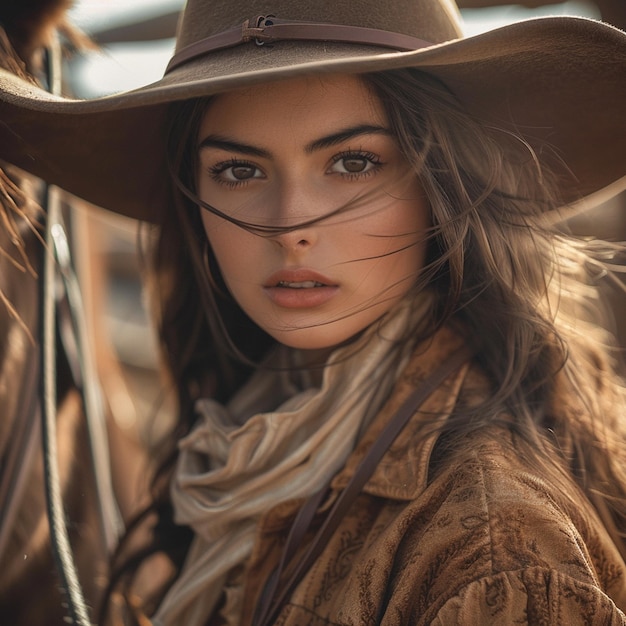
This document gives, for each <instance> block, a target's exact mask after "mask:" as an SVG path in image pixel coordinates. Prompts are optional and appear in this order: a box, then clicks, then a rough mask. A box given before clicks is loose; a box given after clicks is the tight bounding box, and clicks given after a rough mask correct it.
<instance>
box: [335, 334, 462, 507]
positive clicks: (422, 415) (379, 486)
mask: <svg viewBox="0 0 626 626" xmlns="http://www.w3.org/2000/svg"><path fill="white" fill-rule="evenodd" d="M463 343H464V341H463V339H461V337H460V336H459V335H458V334H457V333H455V332H454V331H453V330H452V329H450V328H442V329H440V330H439V331H438V332H437V333H436V334H435V335H434V336H433V337H432V338H430V339H429V340H427V341H425V342H424V343H422V344H420V345H419V346H418V348H417V349H416V350H415V352H414V353H413V356H412V357H411V359H410V361H409V363H408V365H407V366H406V368H405V370H404V372H403V373H402V375H401V377H400V378H399V380H398V382H397V383H396V385H395V387H394V389H393V391H392V393H391V395H390V397H389V399H388V400H387V402H386V403H385V404H384V406H383V407H382V409H381V410H380V411H379V413H378V415H377V416H376V417H375V418H374V420H373V422H372V423H371V424H370V426H369V428H368V430H367V431H366V433H365V435H364V436H363V438H362V440H361V441H360V443H359V445H358V446H357V448H356V449H355V450H354V452H353V453H352V455H351V456H350V457H349V458H348V461H347V463H346V465H345V467H344V469H343V470H342V471H341V472H340V473H339V474H338V475H337V476H336V477H335V478H334V479H333V481H332V484H331V486H332V488H333V489H337V490H341V489H344V488H345V486H346V485H347V484H348V482H349V480H350V478H351V477H352V476H353V475H354V473H355V471H356V468H357V467H358V465H359V463H360V462H361V461H362V459H363V457H364V456H365V455H366V454H367V451H368V450H369V449H370V448H371V446H372V444H373V442H374V441H375V440H376V439H377V438H378V437H379V436H380V434H381V432H382V430H383V428H384V427H385V425H386V424H387V422H388V421H389V420H390V419H391V418H392V416H393V415H394V414H395V413H396V412H397V411H398V409H399V408H400V406H401V405H402V403H403V402H404V401H405V400H406V398H407V397H408V396H409V395H410V394H411V393H412V392H413V391H414V390H415V389H417V388H418V387H419V386H420V385H421V384H422V383H423V382H424V381H425V380H426V379H427V378H428V376H429V375H430V374H431V373H432V372H433V371H434V370H435V368H437V367H438V366H439V365H440V364H441V363H442V362H443V361H444V360H445V359H447V358H448V357H449V356H450V355H451V354H452V353H453V352H455V351H456V350H458V349H459V348H460V347H461V346H462V345H463ZM468 370H469V364H467V363H466V364H465V365H463V366H462V367H461V368H460V369H459V370H457V372H455V373H454V374H453V375H451V376H450V377H448V379H447V380H446V381H445V382H444V383H443V384H442V385H440V386H439V387H438V388H437V389H436V390H435V391H434V392H433V393H432V394H431V395H430V396H429V397H428V398H427V399H426V401H425V402H424V403H423V404H422V406H421V407H420V410H419V411H418V412H416V414H415V415H414V417H412V418H411V420H410V421H409V423H408V424H407V425H406V426H405V428H404V429H403V430H402V432H401V433H400V434H399V435H398V437H397V438H396V439H395V441H394V442H393V443H392V444H391V446H390V447H389V449H388V450H387V452H386V453H385V455H384V456H383V458H382V459H381V461H380V463H379V464H378V465H377V467H376V469H375V470H374V473H373V474H372V476H371V478H370V479H369V480H368V482H367V483H366V485H365V487H364V488H363V491H364V492H366V493H369V494H371V495H374V496H379V497H383V498H391V499H396V500H412V499H414V498H415V497H417V496H418V495H419V494H420V493H422V492H423V490H424V489H425V488H426V485H427V481H428V469H429V463H430V457H431V453H432V451H433V448H434V446H435V443H436V441H437V438H438V436H439V435H438V434H439V431H440V428H441V426H442V425H443V424H444V423H445V421H446V420H447V419H448V417H449V416H450V413H451V412H452V410H453V409H454V407H455V405H456V404H457V401H458V399H459V394H460V392H461V388H462V386H463V382H464V380H465V378H466V376H467V373H468Z"/></svg>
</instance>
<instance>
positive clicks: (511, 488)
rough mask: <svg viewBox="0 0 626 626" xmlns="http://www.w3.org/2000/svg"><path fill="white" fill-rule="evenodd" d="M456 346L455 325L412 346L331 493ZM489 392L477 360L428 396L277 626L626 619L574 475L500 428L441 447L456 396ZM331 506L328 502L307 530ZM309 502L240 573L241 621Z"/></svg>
mask: <svg viewBox="0 0 626 626" xmlns="http://www.w3.org/2000/svg"><path fill="white" fill-rule="evenodd" d="M459 343H460V339H459V338H458V337H457V336H456V335H454V334H453V333H452V332H451V331H448V330H444V331H442V332H440V333H439V334H438V335H437V336H436V337H435V339H434V340H432V341H431V342H429V344H428V346H427V347H426V348H424V347H423V346H422V348H421V349H419V350H418V351H417V352H416V353H415V355H414V356H413V358H412V360H411V362H410V364H409V365H408V367H407V368H406V370H405V372H404V374H403V376H402V377H401V379H400V380H399V381H398V383H397V385H396V388H395V390H394V392H393V393H392V395H391V397H390V398H389V400H388V401H387V403H386V405H385V406H384V407H383V409H382V410H381V411H380V413H379V414H378V416H377V417H376V419H375V420H374V422H373V423H372V424H371V426H370V428H369V429H368V431H367V433H366V435H365V436H364V438H363V440H362V441H361V443H360V444H359V446H358V447H357V449H356V450H355V451H354V453H353V454H352V456H351V457H350V458H349V460H348V462H347V464H346V466H345V467H344V469H343V470H342V471H341V472H340V473H339V474H338V475H337V476H336V477H335V478H334V480H333V482H332V485H331V486H332V493H331V495H330V496H329V498H330V500H331V501H332V500H333V499H334V498H335V497H336V495H337V493H339V492H340V491H341V489H343V488H344V487H345V485H346V484H347V482H348V480H349V478H350V476H352V474H353V473H354V471H355V468H356V466H357V465H358V462H359V461H360V459H361V458H362V457H363V455H364V454H365V452H366V451H367V450H368V449H369V447H370V446H371V442H372V441H373V440H374V439H375V438H376V437H377V436H378V435H379V433H380V431H381V430H382V428H383V426H384V425H385V424H386V423H387V421H388V420H389V419H390V417H391V416H392V415H393V414H394V413H395V412H396V411H397V409H398V408H399V406H400V405H401V404H402V402H403V400H404V399H405V398H406V397H407V396H408V395H409V394H410V393H411V391H413V390H414V389H415V388H416V387H418V386H419V385H420V383H421V382H422V381H423V380H424V379H425V378H426V377H427V376H428V375H429V373H431V371H432V370H433V369H434V368H436V367H437V366H438V365H439V364H440V363H441V362H442V361H443V360H444V359H445V357H446V356H447V355H448V354H450V353H451V352H453V351H454V350H455V349H456V348H458V346H459ZM485 393H488V385H487V383H486V381H485V380H484V378H483V377H482V376H481V375H480V373H479V372H478V369H477V368H476V367H475V366H473V365H471V364H467V365H465V366H463V367H462V368H461V369H460V370H458V371H457V372H456V373H455V374H453V375H452V376H450V377H449V378H448V380H447V381H446V382H445V383H444V384H442V385H441V386H440V387H439V388H438V389H437V390H436V391H435V392H434V393H433V394H432V395H431V396H430V397H429V398H428V400H427V401H426V402H425V403H424V404H423V405H422V407H421V409H420V410H419V412H418V413H416V414H415V416H414V417H413V418H412V420H411V421H410V423H409V424H408V425H407V427H406V428H405V429H404V430H403V431H402V433H401V434H400V435H399V437H398V438H397V439H396V440H395V441H394V443H393V444H392V445H391V447H390V448H389V450H388V451H387V452H386V454H385V456H384V458H383V459H382V461H381V463H380V464H379V465H378V467H377V469H376V470H375V472H374V474H373V475H372V477H371V478H370V480H369V481H368V482H367V484H366V486H365V487H364V489H363V490H362V492H361V494H360V495H359V497H358V498H357V500H356V501H355V503H354V504H353V506H352V507H351V509H350V511H349V512H348V514H347V515H346V516H345V517H344V518H343V520H342V521H341V523H340V525H339V527H338V529H337V530H336V532H335V533H334V535H333V536H332V538H331V540H330V541H329V543H328V544H327V546H326V547H325V549H324V551H323V553H322V554H321V556H320V557H319V558H318V559H317V561H316V562H315V564H314V565H313V566H312V567H311V569H310V570H309V571H308V572H307V574H306V575H305V576H304V577H303V578H302V580H301V581H300V583H299V584H298V586H297V587H296V588H295V590H294V592H293V593H292V595H291V597H290V599H289V600H288V602H287V603H286V604H285V605H284V607H283V609H282V611H281V613H280V616H279V618H278V620H277V622H276V623H277V624H281V625H285V626H309V625H310V626H322V625H330V624H341V625H346V626H347V625H355V626H356V625H359V626H363V625H366V624H367V625H369V624H381V625H385V626H399V625H405V624H416V625H418V624H420V625H421V624H436V625H451V624H462V625H467V626H469V625H489V624H493V625H496V624H498V625H504V624H533V625H535V624H546V625H548V624H549V625H562V626H577V625H583V624H585V625H601V624H602V625H605V626H608V625H611V626H613V625H617V624H624V625H626V616H625V614H624V611H626V567H625V564H624V562H623V560H622V558H621V557H620V554H619V551H618V550H617V548H616V546H615V545H614V543H613V541H612V540H611V538H610V536H609V534H608V533H607V531H606V530H605V528H604V526H603V525H602V523H601V522H600V520H599V518H598V516H597V514H596V513H595V510H594V509H593V507H592V506H591V504H590V503H589V502H588V501H587V500H586V498H585V497H584V496H583V495H582V493H581V492H580V491H579V490H578V488H577V487H576V486H575V484H574V482H573V481H571V483H570V485H569V486H568V485H567V483H566V487H565V488H564V487H563V485H560V486H558V487H557V486H556V485H553V484H551V483H550V482H548V481H547V480H546V478H545V476H543V475H542V471H541V470H540V468H539V467H533V466H532V463H531V462H530V461H526V460H525V457H527V456H528V455H525V454H523V453H522V452H520V447H519V445H517V442H516V440H515V438H514V436H513V435H512V434H511V432H510V430H509V429H507V428H505V427H503V426H495V425H494V426H490V427H488V428H483V429H477V430H476V431H475V432H473V433H472V434H470V435H467V436H466V437H465V438H464V439H463V441H462V445H461V446H457V447H456V448H455V449H454V451H453V452H449V453H446V454H445V455H440V454H438V453H437V451H438V446H439V445H440V444H441V437H440V436H439V435H438V433H437V427H438V426H441V425H442V424H443V423H445V420H446V418H447V417H448V416H449V414H450V412H451V410H452V409H453V408H454V407H455V406H456V405H457V404H461V405H462V404H465V405H467V404H469V403H473V402H475V401H476V400H477V399H479V398H480V397H482V396H483V395H484V394H485ZM434 459H437V461H436V462H434ZM555 462H557V461H555ZM331 504H332V502H330V501H327V502H324V503H323V504H322V506H321V507H320V511H318V514H317V516H316V518H315V520H314V522H313V525H312V528H311V535H310V536H312V534H313V533H314V532H315V531H316V530H317V528H318V527H319V524H320V523H321V521H323V518H324V515H325V513H326V512H327V510H328V508H329V506H330V505H331ZM301 505H302V501H300V500H298V501H289V502H285V503H283V504H282V505H279V506H277V507H275V508H273V509H272V510H270V511H269V512H268V513H267V514H266V515H265V516H264V517H263V518H262V520H261V522H260V525H259V528H258V532H257V536H256V542H255V546H254V550H253V554H252V556H251V559H250V562H249V564H248V566H247V568H246V571H245V573H243V574H242V575H243V576H244V579H245V599H246V603H245V607H244V612H243V618H242V624H246V625H247V624H249V623H250V621H251V619H252V613H253V611H254V605H255V604H256V601H257V598H258V596H259V594H260V592H261V588H262V586H263V583H264V581H265V580H266V579H267V577H268V576H269V575H270V573H271V571H272V570H273V568H274V567H275V566H276V564H277V562H278V559H279V558H280V554H281V548H282V546H283V544H284V542H285V539H286V535H287V533H288V531H289V528H290V526H291V524H292V522H293V519H294V516H295V514H296V513H297V511H298V509H299V508H300V507H301ZM305 543H306V542H305ZM210 623H211V624H218V623H219V618H218V617H217V616H216V617H214V619H213V620H212V621H211V622H210Z"/></svg>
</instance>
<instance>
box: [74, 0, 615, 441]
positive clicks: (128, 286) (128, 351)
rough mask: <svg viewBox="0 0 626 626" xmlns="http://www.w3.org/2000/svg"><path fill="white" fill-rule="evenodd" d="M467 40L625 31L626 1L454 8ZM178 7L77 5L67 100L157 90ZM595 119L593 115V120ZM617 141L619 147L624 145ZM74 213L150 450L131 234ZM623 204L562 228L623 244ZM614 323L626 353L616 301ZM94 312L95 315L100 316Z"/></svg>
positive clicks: (162, 386)
mask: <svg viewBox="0 0 626 626" xmlns="http://www.w3.org/2000/svg"><path fill="white" fill-rule="evenodd" d="M459 4H460V7H461V11H462V15H463V19H464V22H465V30H466V33H467V34H469V35H473V34H477V33H480V32H482V31H485V30H490V29H492V28H495V27H498V26H502V25H504V24H507V23H510V22H515V21H519V20H523V19H529V18H533V17H537V16H545V15H578V16H584V17H590V18H595V19H602V20H604V21H606V22H609V23H611V24H613V25H615V26H617V27H620V28H622V29H626V0H593V1H592V0H568V1H566V2H557V3H554V2H553V1H552V2H547V1H542V0H523V1H520V2H519V3H518V4H508V3H505V2H502V0H459ZM182 5H183V1H182V0H131V1H129V0H78V1H77V2H75V5H74V7H73V8H72V10H71V11H70V19H71V21H72V22H73V23H74V24H75V25H76V26H77V27H78V28H80V29H81V30H82V31H84V32H85V33H86V34H87V35H88V36H89V37H90V38H91V39H92V40H93V41H94V42H95V44H96V47H94V48H93V49H89V50H86V51H83V52H80V53H76V54H73V55H71V56H69V57H68V58H67V59H66V61H65V68H64V78H65V86H66V90H67V91H68V92H69V93H72V94H73V95H75V96H76V97H79V98H94V97H98V96H103V95H106V94H110V93H113V92H117V91H124V90H128V89H132V88H134V87H138V86H140V85H144V84H147V83H150V82H153V81H155V80H158V79H159V78H160V77H161V76H162V74H163V71H164V68H165V66H166V65H167V62H168V60H169V58H170V56H171V55H172V52H173V48H174V33H175V30H176V23H177V18H178V14H179V11H180V9H181V8H182ZM599 114H600V115H601V114H602V112H599ZM625 140H626V138H625ZM72 204H73V206H77V207H78V208H77V209H76V210H75V211H76V213H75V215H76V217H75V224H76V226H75V227H74V228H73V232H74V233H75V241H76V249H77V254H78V255H79V256H80V257H81V259H80V260H79V262H78V263H77V265H78V266H79V267H80V268H82V277H81V278H82V282H83V286H84V290H85V293H86V299H87V303H88V305H89V307H88V310H89V312H90V324H91V327H92V332H93V336H94V337H95V343H96V345H95V352H96V362H97V363H98V364H99V367H100V370H101V372H100V374H101V378H102V384H103V391H104V396H105V398H107V401H108V403H109V406H110V409H111V411H112V413H113V415H114V416H116V419H117V420H118V422H119V424H120V426H122V427H123V428H124V429H125V430H126V432H127V433H128V434H129V436H130V437H131V438H133V439H135V440H136V441H137V443H139V444H140V447H141V448H142V449H143V448H145V447H147V448H150V447H151V446H152V443H153V442H154V440H155V439H156V438H157V437H158V435H159V433H161V432H162V431H163V429H164V428H166V427H167V424H168V423H169V420H170V419H171V414H172V406H173V404H172V401H171V399H168V396H169V394H168V389H167V382H166V381H163V380H161V379H160V378H159V376H158V374H157V350H156V345H155V338H154V337H155V334H154V332H153V329H152V327H151V325H150V323H149V322H148V317H147V315H146V308H145V301H144V296H143V292H142V287H141V280H140V270H139V266H140V264H139V259H138V257H137V253H136V249H137V245H136V244H137V226H138V225H137V224H136V223H134V222H133V221H132V220H128V219H125V218H121V217H117V216H114V215H113V214H111V213H108V212H106V211H102V210H99V211H89V212H86V211H83V210H81V208H80V203H77V202H75V201H72ZM625 204H626V202H625V199H624V194H622V196H621V197H620V196H618V197H616V198H612V199H610V200H609V201H605V202H603V203H602V206H601V207H600V208H598V209H593V210H586V211H584V212H582V213H580V214H579V215H577V216H576V217H575V218H573V219H572V220H570V225H571V227H572V229H573V230H575V232H577V233H578V234H581V235H600V236H602V237H607V238H614V239H622V240H623V239H626V224H625V222H626V219H625V217H624V216H625V214H626V210H625ZM614 310H615V318H616V323H617V325H618V327H619V333H620V338H621V342H622V345H626V315H625V305H624V298H623V297H622V298H619V297H616V299H615V308H614ZM101 311H103V312H104V314H103V315H102V314H101V313H100V312H101Z"/></svg>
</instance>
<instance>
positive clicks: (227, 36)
mask: <svg viewBox="0 0 626 626" xmlns="http://www.w3.org/2000/svg"><path fill="white" fill-rule="evenodd" d="M285 39H288V40H292V41H293V40H297V41H334V42H340V43H352V44H365V45H371V46H380V47H383V48H391V49H393V50H405V51H406V50H418V49H420V48H427V47H429V46H431V45H432V44H431V43H429V42H428V41H424V40H423V39H418V38H417V37H411V36H410V35H404V34H402V33H394V32H391V31H387V30H379V29H377V28H365V27H361V26H346V25H344V24H327V23H316V22H296V21H291V20H281V19H278V18H276V17H274V16H273V15H268V16H259V17H255V18H253V19H251V20H246V21H245V22H244V23H243V24H242V25H241V26H236V27H235V28H231V29H229V30H225V31H222V32H221V33H218V34H217V35H211V36H210V37H207V38H206V39H201V40H200V41H196V42H195V43H193V44H191V45H189V46H187V47H185V48H183V49H182V50H180V52H178V53H176V54H175V55H174V56H173V57H172V59H171V60H170V62H169V64H168V66H167V69H166V70H165V73H166V74H167V73H168V72H171V71H172V70H173V69H174V68H176V67H179V66H180V65H183V64H184V63H188V62H189V61H192V60H194V59H196V58H198V57H200V56H203V55H205V54H208V53H209V52H215V51H217V50H224V49H226V48H233V47H235V46H239V45H241V44H244V43H248V42H250V41H254V42H255V43H256V44H257V45H258V46H263V45H265V44H266V43H273V42H275V41H281V40H285Z"/></svg>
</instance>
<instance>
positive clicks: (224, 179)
mask: <svg viewBox="0 0 626 626" xmlns="http://www.w3.org/2000/svg"><path fill="white" fill-rule="evenodd" d="M209 171H210V173H211V177H212V178H214V179H215V180H216V181H217V182H219V183H225V184H228V185H231V186H233V185H238V184H240V183H241V184H243V183H247V182H248V181H250V180H253V179H256V178H265V175H264V174H263V172H262V171H261V170H260V169H259V168H258V167H257V166H256V165H254V164H252V163H248V162H246V161H235V160H232V161H225V162H223V163H218V164H217V165H215V166H214V167H212V168H210V170H209Z"/></svg>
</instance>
